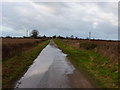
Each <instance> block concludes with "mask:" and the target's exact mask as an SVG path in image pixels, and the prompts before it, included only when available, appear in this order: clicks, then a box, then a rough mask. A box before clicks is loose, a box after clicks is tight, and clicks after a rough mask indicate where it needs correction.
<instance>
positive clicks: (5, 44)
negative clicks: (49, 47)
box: [2, 38, 44, 61]
mask: <svg viewBox="0 0 120 90" xmlns="http://www.w3.org/2000/svg"><path fill="white" fill-rule="evenodd" d="M42 41H44V40H43V39H22V38H21V39H18V38H17V39H12V38H4V39H2V60H3V61H4V60H6V59H8V58H10V57H13V56H15V55H17V54H20V53H22V52H23V51H25V50H27V49H29V48H32V47H34V46H36V45H37V44H38V43H40V42H42Z"/></svg>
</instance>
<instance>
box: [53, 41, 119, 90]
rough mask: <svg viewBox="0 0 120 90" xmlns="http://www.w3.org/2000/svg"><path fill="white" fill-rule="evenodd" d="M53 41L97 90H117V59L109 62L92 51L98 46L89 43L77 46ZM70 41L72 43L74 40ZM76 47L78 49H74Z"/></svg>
mask: <svg viewBox="0 0 120 90" xmlns="http://www.w3.org/2000/svg"><path fill="white" fill-rule="evenodd" d="M54 41H55V43H56V44H57V45H58V47H59V48H60V49H62V50H63V52H64V53H66V54H68V58H69V59H70V60H71V62H72V63H73V65H74V66H75V67H76V68H77V69H78V70H80V71H82V72H83V73H84V74H86V75H87V76H88V77H90V78H92V80H93V81H94V82H95V83H96V85H97V87H98V88H118V86H119V82H118V80H119V79H118V72H119V71H118V61H117V58H115V60H114V61H113V60H110V59H111V58H109V57H107V56H104V55H102V54H100V53H98V52H95V51H94V49H96V48H97V47H98V45H97V44H95V43H91V42H90V41H88V42H82V43H81V42H77V44H76V43H70V41H69V40H62V39H54ZM66 41H67V42H66ZM72 41H73V42H74V40H72ZM96 42H97V41H96ZM98 43H99V42H98ZM77 45H78V46H79V47H76V46H77ZM104 50H105V49H104ZM78 78H79V77H78Z"/></svg>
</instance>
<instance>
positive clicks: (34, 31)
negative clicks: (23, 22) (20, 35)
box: [31, 30, 39, 38]
mask: <svg viewBox="0 0 120 90" xmlns="http://www.w3.org/2000/svg"><path fill="white" fill-rule="evenodd" d="M38 34H39V31H38V30H32V32H31V37H33V38H37V37H38Z"/></svg>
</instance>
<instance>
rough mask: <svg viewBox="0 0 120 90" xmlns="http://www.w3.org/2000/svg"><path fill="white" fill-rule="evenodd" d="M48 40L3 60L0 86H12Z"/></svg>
mask: <svg viewBox="0 0 120 90" xmlns="http://www.w3.org/2000/svg"><path fill="white" fill-rule="evenodd" d="M48 42H49V41H44V42H42V43H40V44H38V45H37V46H35V47H34V48H31V49H29V50H27V51H25V52H22V53H19V55H17V56H14V57H12V58H10V59H8V60H6V61H4V62H3V63H2V70H3V71H2V73H3V74H2V76H3V77H2V79H3V81H2V87H3V88H13V87H14V85H15V82H16V81H17V80H18V79H20V77H21V76H23V74H24V73H25V72H26V71H27V69H28V68H29V66H30V65H31V64H32V63H33V61H34V59H35V58H36V57H37V56H38V54H39V53H40V52H41V51H42V49H43V48H44V47H45V46H46V45H47V44H48Z"/></svg>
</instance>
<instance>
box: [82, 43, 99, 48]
mask: <svg viewBox="0 0 120 90" xmlns="http://www.w3.org/2000/svg"><path fill="white" fill-rule="evenodd" d="M80 47H81V48H84V49H86V50H91V49H94V48H95V47H97V45H96V44H94V43H90V42H85V43H80Z"/></svg>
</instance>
